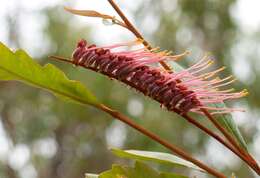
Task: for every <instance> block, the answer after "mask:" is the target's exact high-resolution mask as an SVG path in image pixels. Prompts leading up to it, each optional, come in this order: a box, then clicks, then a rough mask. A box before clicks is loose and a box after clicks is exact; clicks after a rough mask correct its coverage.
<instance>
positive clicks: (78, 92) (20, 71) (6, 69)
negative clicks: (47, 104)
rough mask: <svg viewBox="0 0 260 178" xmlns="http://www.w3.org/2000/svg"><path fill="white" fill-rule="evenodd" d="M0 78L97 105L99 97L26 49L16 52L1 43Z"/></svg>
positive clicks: (77, 101) (79, 101)
mask: <svg viewBox="0 0 260 178" xmlns="http://www.w3.org/2000/svg"><path fill="white" fill-rule="evenodd" d="M0 80H16V81H20V82H23V83H26V84H29V85H32V86H35V87H38V88H42V89H45V90H48V91H50V92H52V93H53V94H55V95H56V96H58V97H60V98H62V99H65V100H68V101H72V102H76V103H80V104H89V105H97V104H98V102H97V99H96V98H95V96H94V95H92V93H91V92H90V91H89V90H88V89H87V88H86V87H85V86H84V85H83V84H81V83H80V82H78V81H73V80H69V79H68V78H67V77H66V76H65V74H64V73H63V72H62V71H61V70H59V69H58V68H56V67H55V66H53V65H51V64H47V65H45V66H41V65H39V64H38V63H37V62H36V61H35V60H33V59H32V58H31V57H30V56H29V55H27V54H26V53H25V52H24V51H22V50H18V51H16V52H15V53H14V52H12V51H11V50H9V49H8V48H7V47H6V46H5V45H4V44H2V43H0Z"/></svg>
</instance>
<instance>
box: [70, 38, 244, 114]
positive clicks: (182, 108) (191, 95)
mask: <svg viewBox="0 0 260 178" xmlns="http://www.w3.org/2000/svg"><path fill="white" fill-rule="evenodd" d="M138 44H140V41H139V40H137V41H134V42H130V43H122V44H117V45H111V46H104V47H96V46H95V45H88V44H87V42H86V41H85V40H81V41H80V42H78V44H77V48H76V49H75V50H74V52H73V55H72V59H73V63H74V64H75V65H79V66H82V67H85V68H88V69H91V70H94V71H96V72H99V73H102V74H104V75H107V76H108V77H110V78H114V79H117V80H119V81H121V82H123V83H125V84H127V85H130V86H131V87H133V88H135V89H136V90H138V91H140V92H142V93H143V94H144V95H146V96H149V97H151V98H153V99H154V100H156V101H158V102H160V103H161V105H162V106H165V107H166V108H167V109H168V110H170V111H178V112H180V113H182V114H185V113H187V112H188V111H193V112H198V113H200V109H201V108H205V109H208V110H210V111H212V112H211V113H212V114H218V113H228V112H232V111H236V110H240V109H232V108H219V107H211V106H210V105H212V104H216V103H222V102H224V101H225V100H228V99H235V98H240V97H242V96H244V95H246V94H247V92H246V91H241V92H232V89H231V90H220V89H219V87H223V86H225V85H228V84H230V83H232V82H233V81H234V80H233V79H232V77H226V78H224V79H219V78H214V79H211V78H213V77H214V76H215V75H216V74H217V73H219V72H220V71H222V70H223V69H224V68H223V67H222V68H220V69H217V70H215V71H211V72H208V73H203V71H205V70H206V69H207V68H208V66H210V65H211V63H212V60H209V59H207V57H204V58H203V59H201V60H200V61H199V62H197V63H196V64H194V65H192V66H191V67H189V68H188V69H185V70H182V71H179V72H174V73H169V72H168V71H165V70H162V69H160V68H158V67H155V66H153V65H151V64H155V63H158V62H159V61H164V60H177V59H179V58H180V57H182V56H183V55H185V54H186V53H184V54H181V55H176V56H170V55H169V52H167V51H164V52H153V50H152V51H148V50H146V49H144V48H139V49H135V50H118V49H120V48H121V47H125V46H135V45H138ZM154 51H155V50H154Z"/></svg>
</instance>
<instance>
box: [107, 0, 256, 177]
mask: <svg viewBox="0 0 260 178" xmlns="http://www.w3.org/2000/svg"><path fill="white" fill-rule="evenodd" d="M108 2H109V3H110V4H111V6H112V7H113V8H114V10H115V11H116V12H117V13H118V15H119V16H120V17H121V18H122V20H123V21H124V23H125V24H126V26H127V27H128V29H129V30H130V31H131V32H132V33H133V34H134V35H135V36H136V37H137V38H140V39H142V40H143V44H144V46H146V47H147V49H149V50H151V49H152V47H151V45H150V44H149V43H148V42H147V41H146V40H145V39H144V38H143V36H142V35H141V33H139V31H138V30H137V29H136V28H135V27H134V26H133V24H132V23H131V22H130V21H129V20H128V19H127V17H126V16H125V15H124V13H123V12H122V11H121V9H120V8H119V7H118V6H117V4H116V3H115V2H114V1H113V0H108ZM160 64H161V65H162V66H163V67H164V69H166V70H168V71H171V68H170V67H169V66H168V65H167V64H166V63H165V62H163V61H161V62H160ZM202 112H203V113H204V114H205V115H206V116H207V117H208V119H209V120H210V121H211V122H212V123H213V124H214V125H215V127H216V128H217V129H218V130H219V131H220V132H221V133H222V134H223V135H224V136H225V137H226V138H227V140H228V141H229V142H230V143H231V144H232V145H233V146H234V147H232V146H230V145H229V144H227V143H226V142H225V141H224V140H223V139H222V138H220V137H219V136H217V137H216V134H214V133H213V132H211V131H210V132H209V130H208V129H206V128H205V127H204V126H203V128H202V127H201V126H199V125H200V124H199V123H197V122H196V121H195V120H194V119H193V122H191V120H190V119H187V117H184V118H185V119H186V120H188V121H189V122H191V123H193V124H194V125H195V126H197V127H199V128H200V129H202V130H203V131H204V132H206V133H207V134H209V135H211V136H212V137H214V138H215V139H217V140H218V141H219V142H220V143H222V144H223V145H225V146H226V147H227V148H229V149H230V150H231V151H232V152H234V153H235V154H236V155H238V156H239V157H240V158H241V159H243V160H244V161H245V162H246V163H247V164H248V165H249V166H250V167H251V168H252V169H254V170H255V171H256V172H257V173H258V174H260V168H259V166H258V164H257V162H256V161H255V160H254V159H253V157H252V156H251V155H250V154H249V153H247V152H245V151H244V150H243V149H242V148H241V147H239V146H238V145H237V143H236V142H235V141H234V139H233V138H232V137H231V136H230V135H229V134H228V133H227V132H226V130H225V129H224V128H223V127H222V126H221V125H219V124H218V122H217V121H215V119H214V118H213V117H212V116H211V114H210V113H209V112H208V111H207V110H205V109H203V110H202ZM194 121H195V122H194Z"/></svg>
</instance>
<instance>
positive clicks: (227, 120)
mask: <svg viewBox="0 0 260 178" xmlns="http://www.w3.org/2000/svg"><path fill="white" fill-rule="evenodd" d="M169 64H170V66H171V67H172V68H173V71H177V72H178V71H181V70H183V69H184V68H183V67H182V66H180V65H179V64H177V63H176V62H173V61H170V62H169ZM214 106H215V107H219V108H223V107H226V105H225V104H224V103H219V104H214ZM215 118H216V120H217V121H218V122H219V123H220V124H221V126H223V127H224V128H225V129H226V130H227V131H228V132H229V133H230V134H231V135H232V136H233V138H235V140H236V141H237V142H238V144H239V145H240V146H241V147H242V148H244V149H245V150H246V151H247V145H246V142H245V140H244V138H243V136H242V134H241V133H240V131H239V129H238V127H237V125H236V123H235V121H234V120H233V118H232V115H231V114H219V115H218V116H216V117H215Z"/></svg>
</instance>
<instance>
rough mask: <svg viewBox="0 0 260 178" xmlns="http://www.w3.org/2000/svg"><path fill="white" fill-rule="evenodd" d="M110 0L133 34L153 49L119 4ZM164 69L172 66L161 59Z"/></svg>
mask: <svg viewBox="0 0 260 178" xmlns="http://www.w3.org/2000/svg"><path fill="white" fill-rule="evenodd" d="M108 2H109V3H110V4H111V6H112V7H113V8H114V9H115V11H116V12H117V13H118V15H119V16H120V17H121V18H122V20H123V21H124V22H125V24H126V26H127V27H128V29H129V30H130V31H131V32H133V34H134V35H135V36H136V37H137V38H140V39H142V40H143V44H144V46H145V47H146V48H147V49H149V50H151V49H152V47H151V46H150V45H149V43H148V42H147V41H146V40H145V39H144V37H143V36H142V35H141V33H139V31H138V30H137V29H136V28H135V27H134V25H133V24H132V23H131V22H130V21H129V20H128V19H127V17H126V16H125V15H124V13H123V12H122V11H121V9H120V8H119V7H118V6H117V4H116V3H115V2H114V1H113V0H108ZM159 63H160V64H161V65H162V66H163V68H164V69H166V70H167V71H171V67H169V66H168V65H167V64H166V63H165V62H163V61H160V62H159Z"/></svg>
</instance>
